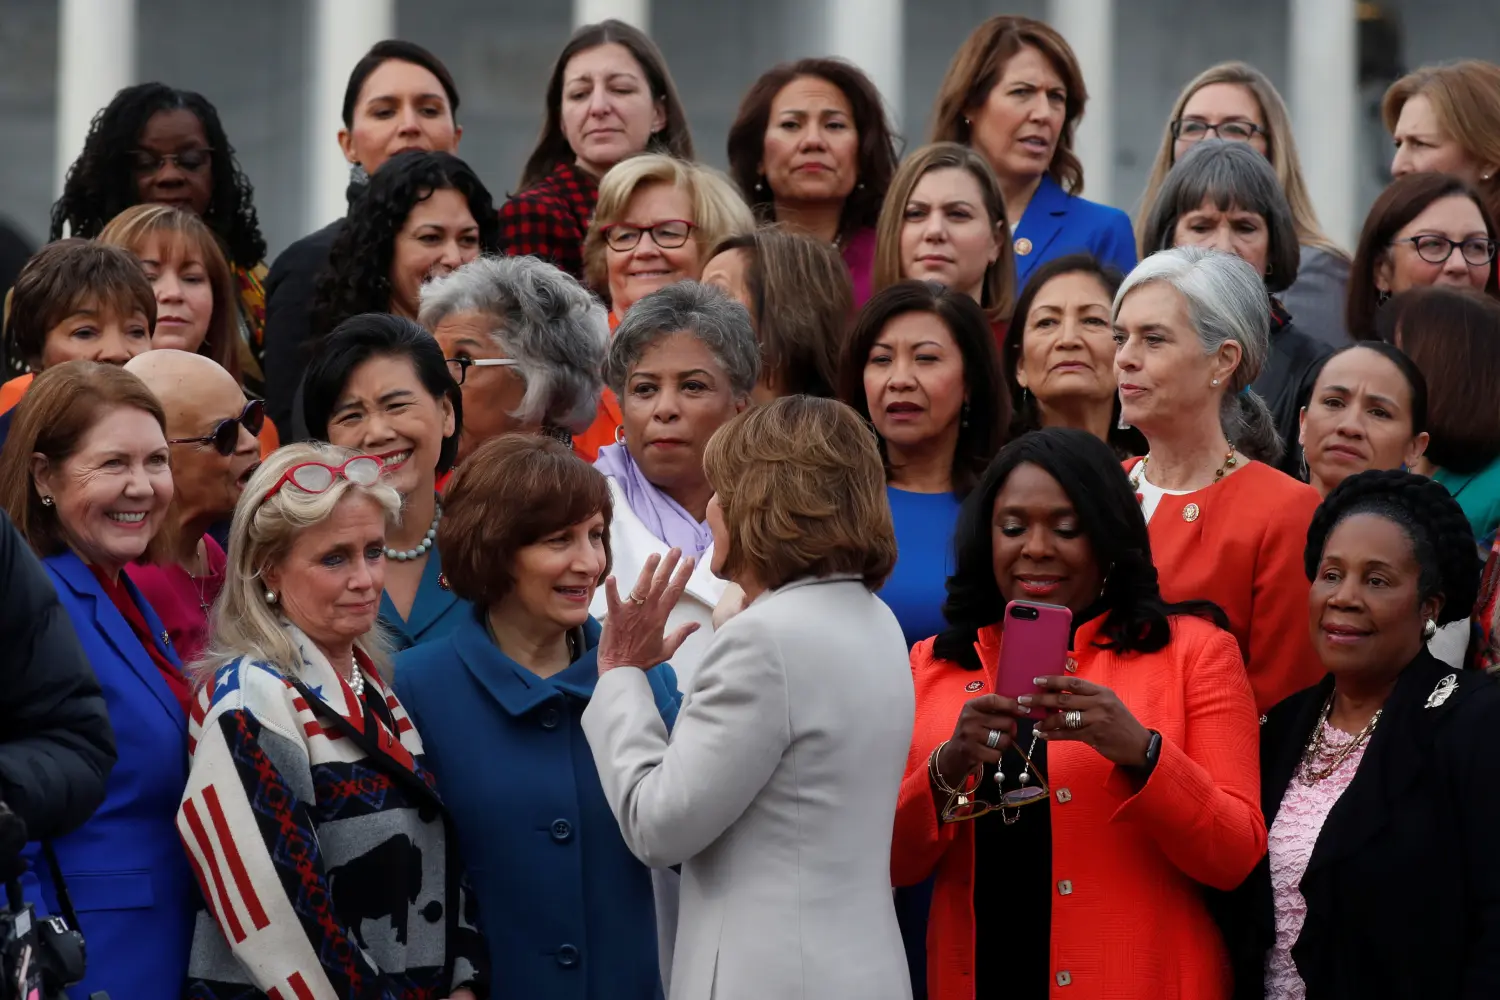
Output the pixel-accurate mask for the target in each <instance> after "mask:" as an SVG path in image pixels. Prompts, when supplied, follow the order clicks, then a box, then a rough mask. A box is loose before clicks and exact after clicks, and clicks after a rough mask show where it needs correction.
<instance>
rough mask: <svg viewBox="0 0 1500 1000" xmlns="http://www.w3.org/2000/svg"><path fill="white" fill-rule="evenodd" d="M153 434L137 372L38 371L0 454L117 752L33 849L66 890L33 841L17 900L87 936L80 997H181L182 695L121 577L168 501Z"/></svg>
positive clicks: (172, 664) (0, 491)
mask: <svg viewBox="0 0 1500 1000" xmlns="http://www.w3.org/2000/svg"><path fill="white" fill-rule="evenodd" d="M164 427H165V421H164V418H163V415H162V409H161V404H160V403H158V402H157V400H156V398H155V397H154V396H152V395H151V393H150V391H149V390H147V389H146V387H145V385H143V384H142V383H141V381H140V380H139V379H137V378H136V377H135V376H134V375H131V374H129V373H128V372H126V371H124V370H123V369H120V368H117V367H114V366H112V365H105V364H98V363H95V362H92V361H70V362H68V363H66V364H62V365H57V366H55V367H52V368H48V369H47V370H46V371H44V372H42V373H41V374H40V375H38V376H37V377H36V381H34V382H33V383H32V385H31V389H30V390H29V391H28V392H27V393H26V396H25V398H23V399H22V400H21V402H20V404H19V405H18V406H17V408H16V417H15V421H14V423H13V424H12V427H11V434H10V437H9V439H8V440H7V441H6V443H5V449H4V451H3V453H0V499H3V506H4V507H5V510H6V512H7V513H8V514H9V515H10V517H11V520H12V521H14V522H15V524H16V527H17V529H18V530H19V531H20V532H21V534H22V535H23V536H24V537H25V538H26V540H27V542H28V543H29V544H30V545H31V546H32V548H33V549H35V550H36V553H37V555H38V556H40V557H41V558H42V562H43V564H44V565H45V566H46V569H47V573H48V575H49V576H50V577H51V579H52V583H53V586H54V587H55V588H56V590H57V596H58V600H59V601H60V602H61V604H62V606H63V608H64V609H65V610H66V611H67V613H68V617H69V618H70V619H71V621H72V623H73V627H74V628H75V629H76V630H77V632H78V637H79V640H80V641H81V643H82V645H83V648H84V651H85V652H86V653H87V654H88V658H89V662H90V664H91V665H92V667H93V669H94V673H95V674H96V675H97V676H98V678H99V684H100V687H101V688H102V689H103V691H104V700H105V705H106V707H107V708H108V710H109V718H110V722H111V724H112V725H113V727H114V731H115V738H116V742H117V744H118V749H119V762H118V763H117V764H116V765H115V768H114V771H113V772H112V773H111V774H110V776H109V781H108V784H107V786H106V788H105V797H104V804H103V805H101V806H100V807H99V809H98V810H97V811H96V812H95V813H94V815H93V817H92V818H91V819H90V820H89V821H88V822H87V823H85V824H84V825H83V826H82V827H80V828H79V829H77V830H75V831H74V832H73V833H70V834H67V835H66V836H63V837H59V838H57V839H56V840H53V841H49V842H47V843H46V844H45V847H46V848H50V849H51V853H52V854H53V855H54V856H55V858H56V861H57V864H58V868H59V869H60V871H61V872H62V875H63V883H64V884H63V885H62V886H59V885H58V884H57V883H56V882H55V880H54V878H53V874H52V866H51V859H50V858H47V857H46V854H47V851H46V850H44V845H39V844H32V845H30V847H29V848H28V853H29V861H30V864H31V874H30V875H29V876H28V879H27V884H26V890H27V895H28V897H29V898H30V900H31V901H32V902H33V903H34V904H36V905H37V907H38V910H39V911H42V910H44V911H45V912H47V913H49V914H53V915H65V916H68V917H69V918H71V919H70V922H76V924H77V925H78V929H79V930H81V931H82V932H83V935H84V938H85V940H86V942H87V945H88V970H87V974H86V976H85V977H84V980H83V982H82V983H81V984H80V985H79V986H77V987H75V988H74V989H73V990H70V993H72V995H74V996H80V997H86V996H90V995H92V994H93V993H94V992H95V991H99V990H103V991H107V992H108V993H109V995H110V997H111V998H112V1000H158V998H162V997H175V996H178V995H180V993H181V991H182V987H183V983H184V981H185V975H186V972H187V961H188V947H189V944H190V941H191V938H192V930H193V919H194V912H195V910H196V909H197V907H198V905H199V896H198V891H197V888H196V886H195V884H194V880H193V873H192V870H191V869H190V868H189V866H188V861H187V856H186V854H185V853H184V852H183V849H182V843H181V841H180V840H179V839H178V836H177V830H176V822H175V820H176V814H177V807H178V804H179V803H180V801H181V799H182V792H183V789H184V788H185V787H186V785H187V752H188V747H187V703H188V698H189V686H188V682H187V680H186V678H185V677H184V675H183V672H182V669H181V666H180V665H179V663H178V660H177V655H176V654H175V653H174V652H173V651H172V648H171V647H170V645H168V643H167V634H166V631H165V630H164V629H163V628H162V624H161V621H160V619H158V618H157V616H156V614H155V612H153V611H152V610H151V607H150V605H148V604H147V603H146V601H145V599H144V598H142V597H141V594H140V592H139V591H138V590H136V588H135V586H134V585H133V584H132V583H131V582H130V579H129V578H128V577H127V576H126V575H125V574H124V573H123V572H122V570H123V568H124V567H125V565H126V564H127V563H129V562H132V561H135V560H137V559H141V558H143V557H148V558H149V556H150V554H151V553H150V551H149V550H150V549H152V548H153V540H154V536H155V535H156V532H157V529H158V528H160V527H161V526H162V524H163V522H164V520H165V517H166V512H167V505H168V504H169V503H170V502H171V500H172V473H171V470H170V467H169V466H168V463H167V442H166V435H165V433H164ZM165 541H166V539H162V542H165ZM62 888H66V894H64V893H62V892H60V889H62ZM69 902H71V907H70V906H69ZM70 910H71V911H72V912H69V911H70Z"/></svg>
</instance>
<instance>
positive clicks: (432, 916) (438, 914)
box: [422, 899, 443, 924]
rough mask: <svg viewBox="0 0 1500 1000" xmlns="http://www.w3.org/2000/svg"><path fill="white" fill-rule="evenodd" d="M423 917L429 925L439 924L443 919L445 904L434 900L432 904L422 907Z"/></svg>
mask: <svg viewBox="0 0 1500 1000" xmlns="http://www.w3.org/2000/svg"><path fill="white" fill-rule="evenodd" d="M422 916H423V917H424V918H425V919H426V920H427V922H428V923H429V924H435V923H437V922H438V921H439V920H442V919H443V904H442V903H439V902H438V901H437V900H435V899H434V900H433V901H432V902H430V903H428V904H427V905H426V906H424V907H422Z"/></svg>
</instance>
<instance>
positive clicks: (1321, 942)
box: [1224, 648, 1500, 1000]
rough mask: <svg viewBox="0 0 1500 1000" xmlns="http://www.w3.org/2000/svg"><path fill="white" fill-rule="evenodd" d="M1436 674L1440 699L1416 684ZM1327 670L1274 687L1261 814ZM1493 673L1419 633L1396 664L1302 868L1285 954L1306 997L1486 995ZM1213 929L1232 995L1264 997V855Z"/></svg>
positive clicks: (1289, 777)
mask: <svg viewBox="0 0 1500 1000" xmlns="http://www.w3.org/2000/svg"><path fill="white" fill-rule="evenodd" d="M1450 674H1452V675H1454V676H1455V677H1456V679H1457V682H1458V686H1457V687H1456V688H1455V689H1454V690H1453V691H1452V692H1451V694H1450V695H1449V696H1448V698H1447V700H1445V701H1444V702H1443V703H1442V704H1441V705H1439V706H1436V707H1433V708H1427V707H1426V703H1427V700H1428V698H1429V696H1430V695H1432V693H1433V691H1434V690H1435V689H1436V688H1437V686H1438V684H1439V682H1441V681H1442V680H1443V679H1444V678H1446V677H1448V676H1449V675H1450ZM1332 689H1333V679H1332V678H1331V677H1329V678H1325V679H1324V681H1323V682H1322V683H1321V684H1319V685H1317V686H1316V687H1312V688H1309V689H1307V690H1306V691H1302V692H1300V693H1298V694H1295V695H1292V697H1290V698H1288V699H1286V700H1285V701H1283V702H1282V703H1281V704H1279V705H1277V706H1276V707H1275V708H1273V709H1272V710H1271V712H1270V713H1269V715H1268V716H1267V717H1266V720H1265V723H1264V724H1263V726H1262V727H1261V806H1262V808H1263V809H1264V810H1265V815H1266V827H1267V828H1268V829H1269V828H1270V827H1271V825H1272V824H1273V823H1274V822H1275V821H1276V812H1277V810H1278V809H1279V808H1280V806H1281V799H1282V796H1283V795H1285V793H1286V790H1287V787H1288V785H1290V783H1291V782H1292V781H1293V780H1295V779H1294V772H1295V771H1296V769H1297V766H1298V764H1299V762H1300V761H1301V759H1302V752H1303V748H1304V747H1306V745H1307V741H1308V739H1309V738H1310V737H1311V736H1312V732H1313V727H1314V726H1316V725H1317V724H1318V720H1319V717H1320V714H1321V711H1322V708H1323V704H1324V702H1325V701H1326V699H1327V698H1328V694H1329V692H1330V691H1331V690H1332ZM1497 836H1500V684H1497V683H1496V682H1495V681H1494V680H1493V679H1492V678H1490V677H1488V676H1486V675H1484V674H1480V673H1474V672H1461V673H1455V672H1454V671H1453V670H1452V669H1451V668H1449V667H1447V666H1446V665H1444V664H1443V663H1441V662H1439V661H1438V660H1437V659H1435V658H1434V657H1433V656H1432V655H1431V654H1430V653H1428V652H1427V651H1426V649H1425V648H1424V649H1423V650H1422V652H1421V654H1420V655H1419V656H1418V657H1417V658H1416V659H1415V660H1413V661H1412V663H1411V664H1410V665H1409V666H1408V667H1407V668H1406V669H1405V670H1404V671H1402V673H1401V676H1400V678H1399V679H1398V680H1397V682H1396V687H1395V689H1394V690H1393V691H1392V692H1391V696H1390V698H1389V699H1387V701H1386V704H1385V711H1384V714H1383V715H1382V716H1381V718H1380V722H1379V724H1378V725H1377V726H1376V728H1375V732H1374V734H1373V735H1372V736H1371V737H1370V744H1369V746H1368V747H1366V749H1365V756H1364V759H1363V760H1362V761H1361V762H1360V765H1359V770H1358V771H1357V772H1356V773H1355V776H1354V780H1353V781H1351V782H1350V783H1349V787H1348V788H1347V789H1345V791H1344V794H1343V795H1342V796H1341V797H1340V798H1339V800H1338V802H1337V803H1335V804H1334V807H1333V809H1332V811H1330V812H1329V814H1328V819H1327V821H1326V822H1325V823H1324V824H1323V830H1322V833H1321V834H1320V835H1319V836H1318V841H1317V844H1316V846H1315V847H1314V848H1313V853H1312V857H1311V859H1309V861H1308V865H1307V871H1306V873H1305V874H1304V875H1303V878H1302V895H1303V897H1304V898H1305V899H1306V900H1307V920H1306V922H1305V923H1304V924H1303V927H1302V933H1301V935H1300V936H1299V937H1298V938H1297V943H1296V944H1294V945H1293V946H1292V957H1293V959H1294V960H1295V961H1296V963H1297V970H1298V972H1299V973H1300V974H1301V976H1302V979H1303V981H1304V982H1305V983H1306V984H1307V996H1308V1000H1356V998H1357V1000H1378V998H1382V997H1389V998H1391V1000H1396V998H1400V1000H1412V998H1426V997H1432V998H1434V1000H1435V998H1438V997H1442V998H1444V1000H1459V998H1474V1000H1478V998H1481V997H1483V998H1487V1000H1493V998H1496V997H1500V850H1497V847H1496V838H1497ZM1231 898H1232V904H1231V907H1230V916H1229V919H1228V920H1227V921H1226V922H1225V924H1224V930H1225V935H1226V941H1227V943H1228V945H1229V948H1230V952H1231V955H1232V957H1233V960H1234V964H1235V997H1236V1000H1243V998H1254V1000H1261V998H1264V997H1265V995H1266V994H1265V984H1264V969H1265V957H1266V952H1267V950H1268V949H1269V948H1270V947H1271V945H1272V944H1273V943H1274V941H1275V936H1276V935H1275V920H1274V914H1273V904H1272V896H1271V875H1270V865H1269V862H1268V861H1267V860H1266V859H1262V861H1261V863H1260V865H1259V866H1257V868H1256V869H1255V871H1254V872H1253V873H1252V874H1251V876H1250V878H1249V879H1248V880H1247V881H1246V882H1245V884H1244V885H1243V886H1241V887H1240V889H1239V890H1238V891H1237V892H1235V893H1234V894H1233V895H1232V897H1231Z"/></svg>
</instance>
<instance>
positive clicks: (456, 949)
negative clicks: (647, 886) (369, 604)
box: [177, 625, 485, 1000]
mask: <svg viewBox="0 0 1500 1000" xmlns="http://www.w3.org/2000/svg"><path fill="white" fill-rule="evenodd" d="M287 629H288V631H289V633H290V634H291V636H292V638H293V640H294V642H295V643H296V645H297V646H298V648H299V650H300V652H301V655H302V661H303V662H302V663H301V664H300V665H299V666H298V668H297V669H296V670H295V672H287V671H282V670H280V669H278V668H276V667H275V666H272V665H270V664H266V663H262V662H257V661H254V660H251V659H249V658H242V659H239V660H236V661H234V662H231V663H228V664H226V665H224V666H223V667H221V668H219V670H218V671H216V673H215V674H214V677H213V680H212V683H211V684H205V685H204V688H203V690H202V691H201V692H200V693H199V697H198V700H197V703H196V705H195V706H194V710H193V713H192V719H191V723H190V726H189V747H190V750H191V753H192V765H191V770H190V773H189V777H188V785H187V791H186V793H185V794H184V796H183V800H182V807H181V809H180V810H179V811H178V814H177V829H178V832H179V833H180V834H181V836H182V840H183V843H184V844H185V845H186V847H187V852H188V858H189V860H190V861H191V863H192V866H193V870H194V872H195V874H196V875H197V879H198V883H199V885H200V886H201V887H202V889H203V894H204V897H205V899H207V900H208V907H209V911H210V912H209V913H205V914H200V916H199V918H198V924H197V928H196V932H195V934H194V938H193V951H192V959H191V963H190V965H189V971H188V979H189V987H188V992H187V995H188V996H189V997H190V998H195V1000H197V998H202V1000H211V998H225V997H235V998H243V997H268V998H270V1000H345V998H360V1000H365V998H368V1000H418V998H421V1000H428V998H440V997H447V996H448V995H449V993H450V992H451V991H452V990H453V989H456V988H458V987H460V986H464V985H469V986H471V988H475V989H476V991H477V992H481V995H482V991H480V990H479V987H478V981H479V979H480V973H479V969H480V966H481V964H482V963H483V962H484V960H485V959H484V955H485V945H484V941H483V939H482V938H481V936H480V934H479V931H478V929H477V921H476V920H475V918H474V914H473V907H472V903H471V901H470V899H469V896H468V892H467V889H466V888H465V887H463V886H461V885H460V880H461V878H462V865H461V863H460V862H459V860H458V858H457V856H456V855H457V846H456V845H457V840H456V838H455V837H454V836H453V833H452V830H451V828H450V820H449V817H448V813H447V810H446V809H445V808H444V807H443V804H442V802H441V800H440V799H439V798H438V795H437V792H436V791H435V790H434V782H433V779H432V776H431V774H430V773H429V772H428V771H427V769H426V767H425V766H424V763H423V751H422V741H421V739H420V738H419V736H418V735H417V732H416V729H415V728H414V727H413V726H412V724H411V721H410V720H409V719H408V718H407V715H406V712H405V710H404V709H403V708H402V707H401V703H400V702H399V701H397V699H396V696H395V695H394V694H393V693H392V692H391V691H390V689H389V688H387V687H386V686H385V684H384V683H383V682H382V681H381V680H380V678H379V676H378V675H377V674H376V672H375V670H374V669H373V668H372V667H371V665H370V664H369V662H368V661H365V660H363V657H362V656H361V667H362V668H363V671H364V676H365V679H366V680H365V695H364V698H363V700H361V699H357V698H355V697H354V693H353V691H352V690H351V689H350V687H349V685H348V684H347V683H346V682H345V681H344V680H343V679H342V678H341V677H340V676H339V675H338V674H337V673H336V672H335V671H334V670H333V668H332V667H331V666H330V665H329V663H328V661H327V660H326V659H325V658H324V657H323V655H322V654H321V653H320V652H319V651H318V650H317V649H316V647H314V646H313V644H312V643H311V642H310V641H309V640H308V639H307V638H306V637H305V636H304V635H303V634H302V633H301V632H300V631H298V630H297V629H296V628H294V627H292V626H290V625H288V626H287ZM247 987H251V988H250V989H247Z"/></svg>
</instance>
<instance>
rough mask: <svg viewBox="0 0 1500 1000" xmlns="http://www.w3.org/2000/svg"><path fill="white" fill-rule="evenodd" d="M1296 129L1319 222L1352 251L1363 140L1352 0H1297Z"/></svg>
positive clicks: (1292, 61) (1292, 23) (1293, 54)
mask: <svg viewBox="0 0 1500 1000" xmlns="http://www.w3.org/2000/svg"><path fill="white" fill-rule="evenodd" d="M1288 14H1289V17H1288V22H1289V28H1290V31H1289V35H1290V58H1289V59H1288V60H1287V62H1288V64H1289V66H1290V73H1289V74H1288V75H1289V78H1290V81H1291V88H1290V96H1291V100H1290V102H1289V103H1290V104H1291V112H1292V128H1293V130H1294V131H1295V133H1296V136H1297V147H1298V153H1299V154H1300V155H1301V158H1302V176H1303V178H1304V179H1305V180H1306V181H1307V190H1308V193H1309V194H1310V195H1311V196H1312V203H1313V208H1314V209H1315V210H1316V211H1317V213H1318V221H1319V222H1321V223H1322V224H1323V229H1324V231H1326V232H1327V233H1328V234H1329V235H1330V236H1331V237H1333V239H1335V240H1337V241H1338V242H1340V243H1342V244H1344V245H1345V246H1351V247H1352V246H1353V245H1354V242H1355V235H1356V230H1357V227H1358V222H1359V220H1358V219H1357V218H1356V217H1355V197H1356V193H1357V189H1358V187H1359V185H1358V184H1357V183H1356V182H1357V180H1358V177H1357V175H1356V167H1355V156H1356V148H1357V146H1358V139H1359V134H1358V133H1359V125H1358V121H1359V118H1358V116H1359V25H1358V23H1357V22H1356V19H1355V14H1356V11H1355V5H1354V4H1353V3H1351V2H1350V0H1290V4H1289V8H1288Z"/></svg>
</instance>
